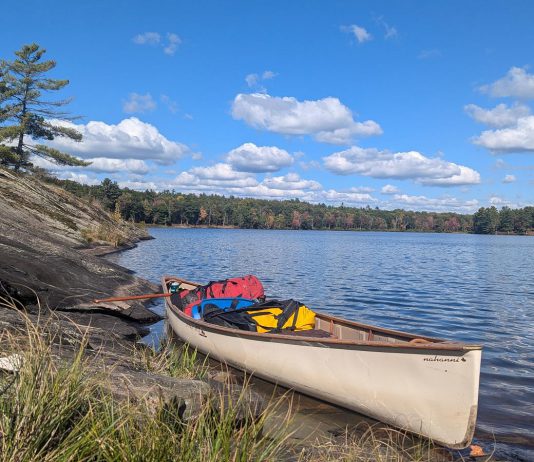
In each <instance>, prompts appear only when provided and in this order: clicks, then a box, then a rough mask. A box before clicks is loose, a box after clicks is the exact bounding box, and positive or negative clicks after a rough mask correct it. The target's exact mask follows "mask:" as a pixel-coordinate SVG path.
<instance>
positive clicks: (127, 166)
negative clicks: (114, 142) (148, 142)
mask: <svg viewBox="0 0 534 462" xmlns="http://www.w3.org/2000/svg"><path fill="white" fill-rule="evenodd" d="M87 161H88V162H91V165H89V166H87V167H83V169H84V170H91V171H94V172H102V173H118V172H128V173H134V174H137V175H145V174H147V173H148V172H149V168H148V165H147V164H146V162H145V161H144V160H140V159H108V158H106V157H95V158H93V159H87Z"/></svg>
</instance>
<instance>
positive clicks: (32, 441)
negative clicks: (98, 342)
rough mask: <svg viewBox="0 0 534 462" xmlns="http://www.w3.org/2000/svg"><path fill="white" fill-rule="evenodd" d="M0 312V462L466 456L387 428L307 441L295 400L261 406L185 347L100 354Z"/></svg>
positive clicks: (83, 337)
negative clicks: (0, 322)
mask: <svg viewBox="0 0 534 462" xmlns="http://www.w3.org/2000/svg"><path fill="white" fill-rule="evenodd" d="M0 306H1V307H2V308H5V309H10V310H15V311H17V313H18V317H19V318H20V324H19V325H18V326H17V327H15V328H11V329H5V330H3V331H2V333H1V335H0V345H1V347H2V354H1V356H2V358H0V359H1V361H0V390H1V393H0V434H1V435H2V437H1V438H0V461H6V462H7V461H12V460H19V461H28V462H29V461H34V460H40V461H44V462H46V461H50V462H52V461H54V462H56V461H93V460H102V461H117V460H124V461H126V460H128V461H133V460H139V461H167V460H168V461H176V460H180V461H184V462H187V461H191V462H197V461H206V462H207V461H215V460H232V461H241V462H252V461H258V462H260V461H268V460H271V461H287V462H334V461H341V462H344V461H346V462H349V461H351V462H371V461H378V462H405V461H420V462H423V461H433V462H445V461H453V460H464V459H463V456H462V453H461V452H458V451H449V450H446V449H444V448H440V447H438V446H435V445H433V444H432V443H431V442H429V441H425V440H420V439H418V438H416V437H412V436H410V435H407V434H406V433H404V432H402V431H399V430H394V429H391V428H385V427H384V426H383V425H382V424H376V425H372V426H370V425H368V424H366V425H361V426H359V427H358V428H355V429H351V430H348V429H345V430H343V429H340V431H339V432H338V434H337V435H331V436H330V437H326V438H325V437H313V436H311V437H310V438H304V439H302V437H301V436H299V437H296V435H295V433H296V432H298V431H299V424H298V423H297V422H296V421H295V420H294V417H293V416H294V414H293V405H292V398H291V395H290V394H288V393H286V394H284V395H282V396H281V397H280V396H272V397H271V398H270V400H264V399H263V398H261V397H260V396H259V395H257V394H256V393H255V392H254V390H253V387H251V385H250V382H249V380H248V379H245V381H244V382H241V383H237V382H236V376H233V375H232V374H231V373H229V372H228V371H227V370H226V371H225V370H224V369H219V370H217V369H213V368H210V367H209V366H208V364H207V362H206V361H205V360H202V359H200V358H198V357H197V355H196V352H195V351H191V350H189V349H187V347H179V346H177V345H175V344H173V343H170V342H168V343H165V344H163V345H162V346H160V348H159V349H158V350H157V351H156V350H153V349H151V348H149V347H140V346H137V347H136V346H134V345H132V348H131V350H130V351H128V350H124V351H122V352H121V354H120V355H119V354H117V353H113V352H110V351H106V350H95V349H93V348H91V338H90V335H88V331H85V332H84V331H78V333H77V334H78V335H77V336H76V337H75V338H73V337H72V336H71V337H70V338H69V341H68V342H67V341H65V340H66V336H65V333H64V332H55V335H50V334H51V332H52V331H51V327H52V325H51V324H50V323H48V322H42V321H39V322H37V323H35V322H33V321H32V320H30V319H29V318H27V317H26V316H25V314H24V310H23V309H22V308H21V307H20V306H19V305H18V304H17V302H16V301H14V300H13V299H10V298H9V297H5V296H2V297H0ZM139 377H141V378H142V379H141V380H140V379H139ZM148 378H150V379H152V382H151V383H149V384H148V385H147V382H148V380H147V379H148ZM126 383H127V385H126ZM193 385H195V387H193ZM184 387H189V392H188V393H186V392H184ZM300 433H302V432H300ZM312 433H313V432H312ZM464 453H465V451H464Z"/></svg>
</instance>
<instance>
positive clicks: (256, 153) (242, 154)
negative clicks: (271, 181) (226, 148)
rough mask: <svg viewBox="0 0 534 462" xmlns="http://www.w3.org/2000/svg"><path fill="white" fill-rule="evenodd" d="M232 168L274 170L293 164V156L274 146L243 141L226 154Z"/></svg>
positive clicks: (246, 170) (259, 170) (258, 170)
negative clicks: (243, 142)
mask: <svg viewBox="0 0 534 462" xmlns="http://www.w3.org/2000/svg"><path fill="white" fill-rule="evenodd" d="M226 160H227V161H228V163H229V164H230V165H231V166H232V167H233V168H234V170H237V171H240V172H255V173H259V172H276V171H278V170H280V169H282V168H284V167H289V166H290V165H291V164H293V157H291V155H290V154H289V153H288V152H287V151H285V150H283V149H280V148H277V147H276V146H256V145H255V144H254V143H245V144H242V145H241V146H239V147H238V148H235V149H232V150H231V151H230V152H229V153H228V155H227V156H226Z"/></svg>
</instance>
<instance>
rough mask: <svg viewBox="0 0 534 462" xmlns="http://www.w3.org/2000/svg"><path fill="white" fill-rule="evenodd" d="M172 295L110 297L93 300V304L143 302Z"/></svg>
mask: <svg viewBox="0 0 534 462" xmlns="http://www.w3.org/2000/svg"><path fill="white" fill-rule="evenodd" d="M171 295H172V294H170V293H167V294H145V295H130V296H129V297H111V298H98V299H95V300H93V303H103V302H125V301H128V300H143V299H147V298H160V297H170V296H171Z"/></svg>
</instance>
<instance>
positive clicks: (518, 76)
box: [480, 67, 534, 99]
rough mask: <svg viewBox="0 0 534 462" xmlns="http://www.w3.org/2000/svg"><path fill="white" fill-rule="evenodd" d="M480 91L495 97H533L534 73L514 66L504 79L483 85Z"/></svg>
mask: <svg viewBox="0 0 534 462" xmlns="http://www.w3.org/2000/svg"><path fill="white" fill-rule="evenodd" d="M480 91H482V92H483V93H488V94H489V95H491V96H494V97H507V96H512V97H515V98H519V99H531V98H534V75H533V74H529V73H527V71H526V70H525V69H522V68H520V67H512V68H511V69H510V70H509V71H508V73H507V74H506V75H505V76H504V77H503V78H502V79H499V80H497V81H496V82H493V83H491V84H489V85H483V86H482V87H480Z"/></svg>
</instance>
